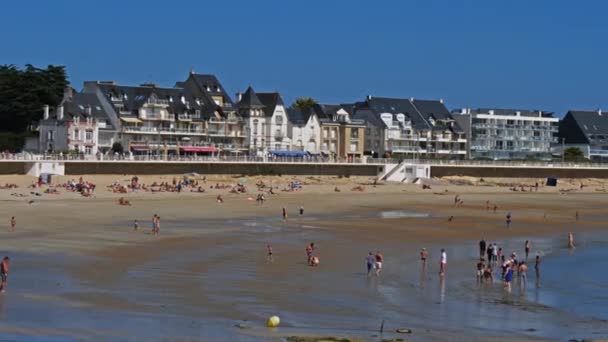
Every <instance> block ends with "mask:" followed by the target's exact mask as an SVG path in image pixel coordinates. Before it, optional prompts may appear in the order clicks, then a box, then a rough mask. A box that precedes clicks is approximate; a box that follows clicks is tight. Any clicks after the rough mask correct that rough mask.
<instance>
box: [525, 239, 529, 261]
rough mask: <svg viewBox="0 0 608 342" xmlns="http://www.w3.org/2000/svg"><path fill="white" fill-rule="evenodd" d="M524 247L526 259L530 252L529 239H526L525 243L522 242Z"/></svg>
mask: <svg viewBox="0 0 608 342" xmlns="http://www.w3.org/2000/svg"><path fill="white" fill-rule="evenodd" d="M524 248H525V251H526V260H528V254H530V241H529V240H526V243H525V244H524Z"/></svg>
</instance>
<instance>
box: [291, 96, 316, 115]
mask: <svg viewBox="0 0 608 342" xmlns="http://www.w3.org/2000/svg"><path fill="white" fill-rule="evenodd" d="M316 104H317V101H315V100H314V99H313V98H311V97H299V98H297V99H296V102H294V103H293V104H292V105H291V106H292V107H293V108H295V109H297V110H299V111H302V112H306V111H308V110H310V108H312V106H314V105H316Z"/></svg>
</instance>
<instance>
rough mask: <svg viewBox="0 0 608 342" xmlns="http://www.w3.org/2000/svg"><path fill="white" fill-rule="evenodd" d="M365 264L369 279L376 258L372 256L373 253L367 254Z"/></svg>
mask: <svg viewBox="0 0 608 342" xmlns="http://www.w3.org/2000/svg"><path fill="white" fill-rule="evenodd" d="M365 262H366V264H367V276H368V277H369V275H370V274H371V273H372V270H373V269H374V263H375V262H376V257H375V256H374V253H372V252H369V254H368V255H367V257H366V258H365Z"/></svg>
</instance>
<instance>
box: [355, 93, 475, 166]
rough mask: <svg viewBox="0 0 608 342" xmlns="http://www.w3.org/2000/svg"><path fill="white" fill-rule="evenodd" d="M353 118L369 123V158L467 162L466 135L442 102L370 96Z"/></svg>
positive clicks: (356, 107)
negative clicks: (438, 159) (465, 160)
mask: <svg viewBox="0 0 608 342" xmlns="http://www.w3.org/2000/svg"><path fill="white" fill-rule="evenodd" d="M353 117H354V118H355V119H360V120H363V121H364V122H365V123H366V131H365V147H364V149H365V153H366V154H371V155H373V156H389V155H390V156H393V157H403V158H445V159H449V158H453V159H463V158H464V157H465V156H466V153H467V147H466V145H467V140H466V136H465V131H464V130H463V129H462V128H461V127H460V125H459V124H458V123H457V122H456V121H455V120H454V118H453V117H452V116H451V114H450V112H449V111H448V110H447V108H446V107H445V105H444V104H443V101H442V100H438V101H437V100H417V99H413V98H410V99H399V98H386V97H372V96H368V97H367V99H366V100H365V101H364V102H358V103H356V104H355V106H354V115H353Z"/></svg>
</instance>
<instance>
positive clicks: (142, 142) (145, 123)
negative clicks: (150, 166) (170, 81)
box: [83, 73, 245, 156]
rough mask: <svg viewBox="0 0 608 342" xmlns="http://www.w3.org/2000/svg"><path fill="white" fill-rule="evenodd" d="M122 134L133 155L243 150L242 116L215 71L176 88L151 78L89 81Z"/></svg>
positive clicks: (87, 85) (194, 76)
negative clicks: (127, 82)
mask: <svg viewBox="0 0 608 342" xmlns="http://www.w3.org/2000/svg"><path fill="white" fill-rule="evenodd" d="M83 92H84V93H86V94H94V95H95V96H97V98H98V99H99V102H100V103H101V107H102V108H104V110H105V112H106V114H107V116H108V121H110V122H112V124H113V125H114V126H115V127H117V128H118V129H117V134H116V135H117V139H118V140H119V141H120V142H121V143H122V144H123V147H124V148H125V150H128V151H130V152H132V153H134V154H150V155H159V156H161V155H164V156H167V155H197V154H214V153H235V152H236V153H238V152H242V151H243V149H244V140H245V135H244V132H243V121H242V119H241V118H240V117H238V115H237V113H236V107H235V106H234V105H233V104H232V101H231V100H230V98H229V97H228V96H227V94H226V92H225V91H224V89H223V87H222V86H221V85H220V83H219V82H218V81H217V79H216V78H215V76H212V75H198V74H192V73H191V74H190V75H189V77H188V79H187V80H186V81H185V82H178V83H177V84H176V86H175V87H173V88H164V87H159V86H158V85H156V84H152V83H146V84H141V85H139V86H123V85H118V84H116V83H115V82H112V81H109V82H103V81H95V82H85V85H84V90H83Z"/></svg>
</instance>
